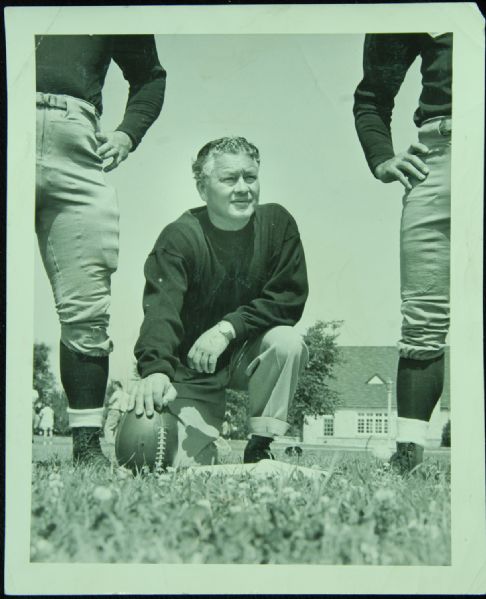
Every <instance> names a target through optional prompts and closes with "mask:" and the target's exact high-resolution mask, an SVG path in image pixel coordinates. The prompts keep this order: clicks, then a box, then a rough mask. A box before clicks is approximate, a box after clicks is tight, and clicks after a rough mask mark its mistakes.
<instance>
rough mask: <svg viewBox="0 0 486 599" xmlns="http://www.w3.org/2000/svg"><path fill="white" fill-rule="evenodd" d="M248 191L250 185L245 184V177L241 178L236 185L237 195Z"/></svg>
mask: <svg viewBox="0 0 486 599" xmlns="http://www.w3.org/2000/svg"><path fill="white" fill-rule="evenodd" d="M247 191H248V184H247V183H246V182H245V180H244V179H243V177H240V178H239V179H238V181H237V182H236V185H235V192H236V193H245V192H247Z"/></svg>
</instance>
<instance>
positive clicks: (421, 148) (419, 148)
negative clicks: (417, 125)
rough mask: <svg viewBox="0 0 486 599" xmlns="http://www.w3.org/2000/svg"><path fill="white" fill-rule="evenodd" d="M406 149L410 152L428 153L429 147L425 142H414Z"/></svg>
mask: <svg viewBox="0 0 486 599" xmlns="http://www.w3.org/2000/svg"><path fill="white" fill-rule="evenodd" d="M408 151H409V152H410V154H428V153H429V148H428V147H427V146H426V145H425V144H421V143H420V142H415V143H413V144H410V147H409V148H408Z"/></svg>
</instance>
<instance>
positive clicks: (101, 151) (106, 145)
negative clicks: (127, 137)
mask: <svg viewBox="0 0 486 599" xmlns="http://www.w3.org/2000/svg"><path fill="white" fill-rule="evenodd" d="M112 149H113V145H112V144H111V143H109V142H105V143H104V144H101V146H100V147H99V148H98V156H101V157H102V158H105V157H106V154H107V152H109V151H110V150H112Z"/></svg>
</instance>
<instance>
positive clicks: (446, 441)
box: [441, 420, 451, 447]
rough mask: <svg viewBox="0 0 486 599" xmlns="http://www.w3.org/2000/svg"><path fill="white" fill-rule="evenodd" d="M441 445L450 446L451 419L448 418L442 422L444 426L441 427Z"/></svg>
mask: <svg viewBox="0 0 486 599" xmlns="http://www.w3.org/2000/svg"><path fill="white" fill-rule="evenodd" d="M441 446H442V447H450V446H451V421H450V420H448V421H447V422H446V423H445V424H444V428H443V429H442V442H441Z"/></svg>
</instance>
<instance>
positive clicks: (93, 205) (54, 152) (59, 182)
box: [36, 102, 118, 455]
mask: <svg viewBox="0 0 486 599" xmlns="http://www.w3.org/2000/svg"><path fill="white" fill-rule="evenodd" d="M94 118H95V117H94V114H93V115H90V114H84V113H83V110H82V109H79V108H78V107H77V104H76V103H75V102H73V103H72V104H69V105H68V107H67V109H66V110H65V111H63V110H52V109H49V108H48V109H46V111H45V112H44V113H43V114H42V115H41V119H44V127H43V129H42V137H41V141H40V140H39V131H38V156H37V159H38V163H37V181H36V183H37V186H36V191H37V197H36V231H37V236H38V241H39V248H40V252H41V255H42V259H43V262H44V265H45V268H46V271H47V274H48V276H49V280H50V282H51V287H52V290H53V294H54V299H55V303H56V309H57V312H58V316H59V320H60V323H61V352H60V366H61V380H62V383H63V386H64V389H65V391H66V395H67V398H68V405H69V420H70V426H71V427H72V428H73V429H76V430H75V431H74V433H73V438H74V441H75V445H76V439H77V437H78V436H80V437H82V439H81V440H80V442H79V443H78V445H79V446H80V447H81V446H82V448H81V449H82V451H81V450H80V453H86V455H88V454H89V453H90V452H89V448H92V449H93V450H94V452H95V454H98V455H100V454H101V451H100V450H99V439H98V438H97V435H98V434H99V431H100V427H101V422H102V414H103V407H102V406H103V401H104V395H105V390H106V382H107V377H108V354H109V353H110V351H111V349H112V343H111V341H110V339H109V337H108V333H107V327H108V321H109V305H110V277H111V274H112V273H113V272H114V271H115V270H116V267H117V260H118V206H117V201H116V196H115V193H114V190H113V189H112V188H110V187H108V186H107V185H106V184H105V183H104V180H103V174H102V170H101V169H102V164H101V161H100V159H99V157H98V156H97V154H96V146H97V141H96V138H95V135H94V134H95V122H94V120H93V119H94ZM90 119H91V120H90ZM80 124H82V125H83V126H80ZM78 433H79V434H78ZM85 450H86V451H85ZM75 453H76V451H75ZM78 453H79V452H78Z"/></svg>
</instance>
